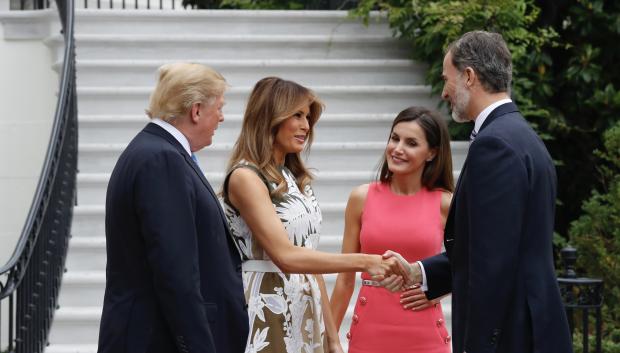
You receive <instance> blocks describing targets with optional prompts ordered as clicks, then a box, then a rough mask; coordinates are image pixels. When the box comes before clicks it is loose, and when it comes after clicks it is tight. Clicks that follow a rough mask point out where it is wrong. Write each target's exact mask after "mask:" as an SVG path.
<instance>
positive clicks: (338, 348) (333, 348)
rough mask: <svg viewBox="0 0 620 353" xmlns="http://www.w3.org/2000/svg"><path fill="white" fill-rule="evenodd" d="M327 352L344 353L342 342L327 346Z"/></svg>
mask: <svg viewBox="0 0 620 353" xmlns="http://www.w3.org/2000/svg"><path fill="white" fill-rule="evenodd" d="M327 351H328V352H329V353H344V350H343V349H342V345H340V340H338V341H337V342H332V343H329V344H328V346H327Z"/></svg>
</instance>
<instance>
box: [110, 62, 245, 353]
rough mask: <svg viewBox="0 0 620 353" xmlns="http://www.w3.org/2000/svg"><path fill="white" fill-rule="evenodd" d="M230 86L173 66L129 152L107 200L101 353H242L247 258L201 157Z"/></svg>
mask: <svg viewBox="0 0 620 353" xmlns="http://www.w3.org/2000/svg"><path fill="white" fill-rule="evenodd" d="M225 89H226V81H225V80H224V78H223V77H222V76H221V75H220V74H219V73H217V72H215V71H214V70H212V69H210V68H208V67H206V66H204V65H199V64H189V63H178V64H169V65H164V66H162V67H161V68H160V70H159V81H158V83H157V87H156V88H155V91H154V92H153V94H152V96H151V102H150V106H149V109H148V110H147V113H148V115H149V117H150V118H151V123H149V124H148V125H147V126H146V127H145V128H144V129H143V130H142V131H141V132H140V133H139V134H138V135H137V136H136V137H135V138H134V139H133V140H132V141H131V143H129V145H128V146H127V149H126V150H125V151H124V152H123V153H122V155H121V156H120V158H119V160H118V162H117V164H116V167H115V168H114V171H113V173H112V176H111V177H110V182H109V185H108V192H107V199H106V246H107V260H108V262H107V270H106V291H105V298H104V304H103V314H102V318H101V327H100V331H99V349H98V352H99V353H123V352H127V353H143V352H149V353H155V352H162V353H164V352H165V353H172V352H197V353H215V352H217V353H242V352H243V351H244V349H245V343H246V337H247V334H248V317H247V312H246V307H245V298H244V295H243V284H242V280H241V265H240V256H239V254H238V253H237V250H236V248H235V245H234V243H233V242H232V239H231V237H230V235H229V230H228V226H227V224H226V221H225V219H224V215H223V212H222V209H221V207H220V204H219V202H218V200H217V197H216V194H215V193H214V192H213V189H212V188H211V186H210V185H209V182H208V181H207V180H206V179H205V177H204V175H203V173H202V171H201V170H200V167H199V166H198V164H197V163H196V162H195V159H194V158H195V157H194V155H193V152H196V151H198V150H200V149H202V148H203V147H205V146H208V145H210V144H211V139H212V137H213V134H214V131H215V129H216V128H217V126H218V124H219V123H220V122H221V121H223V120H224V118H223V115H222V106H223V104H224V91H225Z"/></svg>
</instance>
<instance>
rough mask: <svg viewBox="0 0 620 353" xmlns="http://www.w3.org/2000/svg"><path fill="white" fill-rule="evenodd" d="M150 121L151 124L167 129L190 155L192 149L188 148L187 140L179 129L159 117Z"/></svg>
mask: <svg viewBox="0 0 620 353" xmlns="http://www.w3.org/2000/svg"><path fill="white" fill-rule="evenodd" d="M151 122H152V123H153V124H157V125H159V126H161V128H162V129H164V130H166V131H168V132H169V133H170V135H172V136H173V137H174V138H175V139H176V140H177V141H179V143H180V144H181V146H183V148H184V149H185V151H187V154H189V155H190V157H191V156H192V150H191V149H190V148H189V141H188V140H187V137H185V135H183V133H182V132H181V131H179V130H178V129H177V128H176V127H174V126H172V125H171V124H170V123H167V122H165V121H163V120H161V119H157V118H155V119H152V120H151Z"/></svg>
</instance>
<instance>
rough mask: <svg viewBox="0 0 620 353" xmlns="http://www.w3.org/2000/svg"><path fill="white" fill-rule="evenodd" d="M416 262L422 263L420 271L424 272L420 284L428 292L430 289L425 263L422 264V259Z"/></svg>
mask: <svg viewBox="0 0 620 353" xmlns="http://www.w3.org/2000/svg"><path fill="white" fill-rule="evenodd" d="M416 262H417V263H418V265H420V272H422V283H421V285H420V289H422V290H423V291H425V292H426V291H427V290H428V283H426V272H425V271H424V265H422V262H421V261H416Z"/></svg>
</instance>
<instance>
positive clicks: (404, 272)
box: [367, 250, 422, 292]
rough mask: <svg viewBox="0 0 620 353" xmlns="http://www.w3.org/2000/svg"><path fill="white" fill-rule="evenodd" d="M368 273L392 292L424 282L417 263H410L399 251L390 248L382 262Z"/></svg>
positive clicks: (372, 267)
mask: <svg viewBox="0 0 620 353" xmlns="http://www.w3.org/2000/svg"><path fill="white" fill-rule="evenodd" d="M367 272H368V274H369V275H370V276H371V277H372V279H373V280H374V281H377V282H379V285H381V286H382V287H385V288H386V289H388V290H389V291H391V292H396V291H399V290H401V289H403V288H408V287H410V286H413V285H418V284H420V283H422V271H421V269H420V265H418V264H417V263H415V262H414V263H411V264H410V263H409V262H407V260H406V259H405V258H404V257H402V256H401V255H400V254H399V253H397V252H394V251H391V250H388V251H386V252H385V254H383V256H382V258H381V263H380V264H374V265H373V266H371V267H370V268H369V269H368V271H367Z"/></svg>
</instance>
